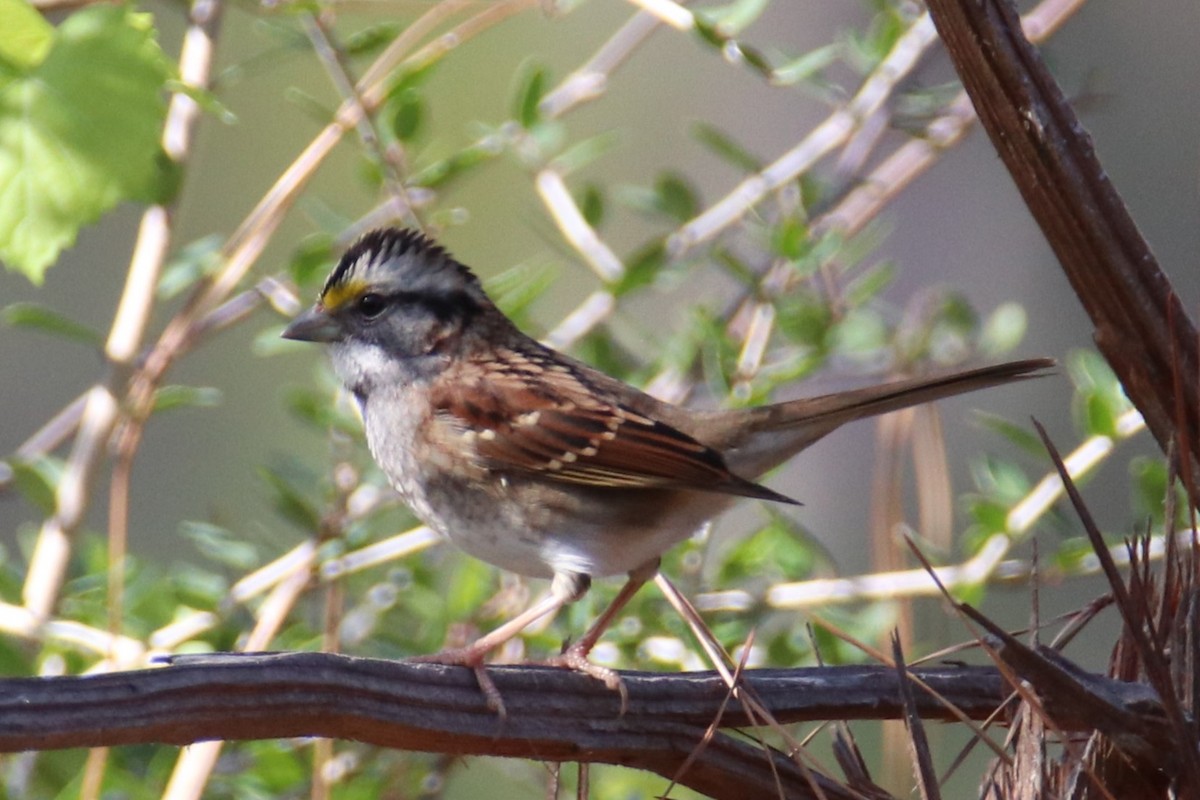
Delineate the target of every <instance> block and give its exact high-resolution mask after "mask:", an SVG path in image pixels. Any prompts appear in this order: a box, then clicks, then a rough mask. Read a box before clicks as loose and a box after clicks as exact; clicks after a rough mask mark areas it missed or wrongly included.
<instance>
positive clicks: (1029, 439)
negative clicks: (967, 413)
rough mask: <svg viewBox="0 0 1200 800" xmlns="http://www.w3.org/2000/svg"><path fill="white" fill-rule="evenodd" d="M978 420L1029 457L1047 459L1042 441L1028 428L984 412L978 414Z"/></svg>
mask: <svg viewBox="0 0 1200 800" xmlns="http://www.w3.org/2000/svg"><path fill="white" fill-rule="evenodd" d="M976 418H977V419H978V420H979V421H980V423H981V424H982V425H983V426H984V427H985V428H987V429H988V430H990V431H993V432H994V433H998V434H1000V435H1001V436H1003V437H1004V438H1005V439H1007V440H1008V441H1009V442H1010V443H1012V444H1014V445H1016V446H1017V447H1019V448H1020V449H1021V450H1023V451H1025V453H1027V454H1028V455H1031V456H1033V457H1034V458H1037V459H1042V458H1045V457H1046V448H1045V446H1044V445H1043V444H1042V440H1041V439H1039V438H1038V436H1037V434H1035V433H1034V432H1033V431H1032V430H1030V429H1029V428H1028V427H1026V426H1023V425H1018V424H1016V423H1014V422H1010V421H1009V420H1007V419H1005V418H1004V417H1000V416H996V415H995V414H987V413H984V412H982V411H979V412H976Z"/></svg>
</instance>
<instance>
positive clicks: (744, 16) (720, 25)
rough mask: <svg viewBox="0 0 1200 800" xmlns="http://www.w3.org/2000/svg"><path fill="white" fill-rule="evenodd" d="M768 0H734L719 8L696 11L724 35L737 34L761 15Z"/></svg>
mask: <svg viewBox="0 0 1200 800" xmlns="http://www.w3.org/2000/svg"><path fill="white" fill-rule="evenodd" d="M768 5H769V0H734V2H732V3H728V4H726V5H724V6H722V7H719V8H706V9H702V10H699V11H697V12H696V13H697V14H700V15H703V16H704V18H705V21H706V22H708V24H710V25H712V26H713V27H715V28H716V29H717V31H719V32H720V33H721V34H722V35H724V36H737V35H738V34H740V33H741V32H742V31H744V30H746V28H748V27H750V25H751V24H752V23H753V22H754V21H755V20H757V19H758V18H759V17H761V16H762V13H763V11H765V10H766V8H767V6H768Z"/></svg>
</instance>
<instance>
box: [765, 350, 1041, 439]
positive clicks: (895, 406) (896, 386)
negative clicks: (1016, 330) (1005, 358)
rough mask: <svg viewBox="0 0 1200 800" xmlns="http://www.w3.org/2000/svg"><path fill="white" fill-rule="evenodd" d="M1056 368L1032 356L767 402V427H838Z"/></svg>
mask: <svg viewBox="0 0 1200 800" xmlns="http://www.w3.org/2000/svg"><path fill="white" fill-rule="evenodd" d="M1053 366H1054V359H1051V358H1031V359H1028V360H1025V361H1009V362H1007V363H1004V364H992V365H990V366H987V367H977V368H975V369H969V370H964V371H963V372H952V373H949V374H947V375H929V376H925V377H920V378H908V379H905V380H899V381H893V382H891V383H882V384H878V385H876V386H867V387H864V388H862V389H851V390H850V391H848V392H836V393H833V394H827V395H822V396H820V397H808V398H804V399H801V400H792V401H790V402H786V403H778V404H776V405H773V406H767V407H766V409H765V410H766V411H768V416H767V419H764V420H763V423H764V427H767V428H784V427H789V426H792V425H803V424H807V423H814V424H819V423H822V422H824V423H827V424H832V425H833V426H834V427H836V426H838V425H841V424H843V423H846V422H849V421H850V420H853V419H861V418H862V417H873V416H875V415H876V414H886V413H888V412H889V411H898V410H899V409H901V408H908V407H909V406H918V405H921V404H922V403H929V402H932V401H934V400H940V399H941V398H943V397H953V396H954V395H956V394H965V393H967V392H974V391H976V390H979V389H987V388H989V387H992V386H1000V385H1002V384H1005V383H1012V382H1013V381H1020V380H1028V379H1029V378H1036V377H1041V374H1044V373H1043V371H1044V370H1046V369H1049V368H1050V367H1053Z"/></svg>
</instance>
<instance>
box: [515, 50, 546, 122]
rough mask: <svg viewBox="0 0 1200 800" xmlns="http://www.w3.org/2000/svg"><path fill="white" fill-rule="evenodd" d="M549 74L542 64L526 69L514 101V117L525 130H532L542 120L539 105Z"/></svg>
mask: <svg viewBox="0 0 1200 800" xmlns="http://www.w3.org/2000/svg"><path fill="white" fill-rule="evenodd" d="M546 80H547V73H546V68H545V67H544V66H542V65H541V64H535V65H533V66H530V67H526V68H525V70H524V75H522V77H521V79H520V82H519V83H518V87H517V95H516V98H515V99H514V101H513V117H514V118H516V120H517V122H519V123H521V127H523V128H532V127H533V126H534V125H536V124H537V123H538V122H540V121H541V119H542V113H541V110H540V109H539V108H538V104H539V103H541V101H542V95H543V94H545V92H546Z"/></svg>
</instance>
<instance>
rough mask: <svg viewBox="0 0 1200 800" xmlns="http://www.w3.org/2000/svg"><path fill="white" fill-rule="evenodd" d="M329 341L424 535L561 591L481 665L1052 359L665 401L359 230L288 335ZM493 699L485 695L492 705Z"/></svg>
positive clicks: (399, 233)
mask: <svg viewBox="0 0 1200 800" xmlns="http://www.w3.org/2000/svg"><path fill="white" fill-rule="evenodd" d="M283 335H284V336H285V337H287V338H289V339H300V340H305V341H315V342H325V343H327V344H328V345H329V346H330V351H331V354H332V358H333V366H334V369H335V370H336V372H337V374H338V376H339V378H340V379H341V380H342V382H343V383H344V384H345V386H346V388H347V389H348V390H349V391H350V392H351V393H352V394H353V395H354V397H355V398H356V399H357V401H358V404H359V407H360V408H361V410H362V414H363V418H364V424H365V427H366V435H367V443H368V445H369V446H370V449H371V453H372V455H373V456H374V458H375V460H376V461H377V462H378V463H379V465H380V467H382V469H383V471H384V472H385V473H386V474H387V476H388V478H389V479H390V480H391V482H392V483H393V484H394V486H395V487H396V489H397V490H398V491H399V492H400V494H401V496H402V497H403V499H404V501H405V502H406V503H408V505H409V506H410V508H411V509H412V511H413V513H414V514H416V515H417V516H418V517H419V518H421V519H422V520H423V521H424V522H425V523H426V524H428V525H429V526H430V527H431V528H433V529H434V530H436V531H438V532H439V533H441V534H442V535H444V536H446V537H447V538H449V539H450V540H451V541H452V542H454V543H455V544H456V545H458V546H459V547H461V548H462V549H463V550H465V551H466V552H468V553H470V554H471V555H473V556H476V557H477V558H481V559H483V560H484V561H487V562H490V563H492V564H495V565H497V566H499V567H503V568H504V569H508V570H511V571H513V572H516V573H519V574H521V575H527V576H530V577H536V578H551V579H552V583H551V592H550V594H549V595H548V596H547V597H546V598H545V599H543V600H542V601H540V602H538V603H535V604H534V605H533V606H531V607H530V608H529V609H528V610H526V611H525V612H523V613H522V614H520V615H518V616H517V617H516V618H515V619H513V620H512V621H510V622H508V623H506V624H505V625H503V626H501V627H500V628H498V629H497V630H495V631H493V632H492V633H490V634H488V635H486V636H484V637H483V638H481V639H479V640H478V641H477V642H475V643H474V644H472V645H471V646H469V647H465V648H461V649H458V650H452V651H444V652H443V653H440V654H438V655H436V656H432V657H430V659H429V660H436V661H440V662H443V663H454V664H464V665H469V666H472V667H474V668H475V669H476V672H477V674H479V675H480V680H481V683H482V684H483V686H484V688H485V690H488V689H489V685H490V684H489V682H488V680H487V677H486V675H485V674H483V673H482V670H481V664H482V663H483V659H484V656H485V655H486V654H487V653H488V652H489V651H491V650H492V649H494V648H495V647H497V646H498V645H500V644H502V643H503V642H504V641H506V640H507V639H509V638H511V637H512V636H514V635H516V634H517V633H519V632H520V631H521V630H522V629H523V628H524V627H526V626H527V625H529V624H530V623H532V622H533V621H535V620H537V619H538V618H540V617H542V616H545V615H546V614H550V613H553V612H555V611H557V610H558V609H560V608H561V607H562V606H563V605H564V604H566V603H569V602H572V601H574V600H576V599H578V598H579V597H581V596H582V595H583V593H584V592H586V591H587V588H588V586H589V584H590V582H591V579H592V578H593V577H600V576H606V575H616V574H622V573H627V574H629V576H630V579H629V581H628V583H627V584H626V586H625V588H624V589H623V590H622V592H621V594H620V595H619V596H618V599H617V601H616V602H614V603H613V605H612V606H610V608H609V610H608V611H606V612H605V614H604V615H603V616H602V617H601V619H600V620H598V621H597V623H596V624H595V625H594V626H593V627H592V629H591V630H589V631H588V633H587V634H586V635H585V636H584V637H583V638H581V639H580V640H579V641H578V642H577V643H576V644H574V645H573V646H572V647H570V648H568V650H567V651H566V652H565V653H564V654H563V655H562V656H561V657H559V659H556V660H557V661H558V662H559V663H564V664H567V665H570V666H572V667H575V668H577V669H581V670H583V671H585V672H588V673H589V674H592V675H594V676H596V677H599V678H601V679H603V680H605V681H606V682H608V683H609V685H610V686H613V685H618V682H617V681H616V679H615V674H614V673H612V672H610V671H608V670H606V669H604V668H601V667H597V666H595V665H592V664H591V663H590V662H589V661H587V654H588V652H590V650H591V648H592V646H593V645H594V644H595V642H596V639H597V638H598V637H599V635H600V633H601V632H602V631H603V630H604V627H605V626H606V625H607V624H608V622H609V621H610V620H611V619H612V617H613V616H614V615H615V614H616V613H617V611H618V610H619V608H620V606H621V605H622V604H623V603H624V601H625V600H627V599H628V598H629V597H630V596H632V594H633V593H634V592H635V591H636V590H637V588H638V587H639V586H640V585H641V584H642V583H643V582H644V581H645V580H646V579H647V578H649V577H651V576H652V575H653V574H654V570H655V569H656V568H657V565H658V560H659V556H660V555H661V554H662V553H663V552H664V551H665V550H667V548H669V547H671V546H672V545H674V544H676V543H678V542H680V541H682V540H684V539H686V538H687V537H688V536H690V535H691V534H692V533H693V532H694V531H696V530H697V529H698V528H699V527H700V526H701V525H703V524H704V523H705V522H706V521H708V520H709V519H711V518H712V517H714V516H715V515H717V514H718V513H720V512H721V511H723V510H724V509H726V508H727V507H729V506H730V505H732V504H733V503H734V502H735V501H736V500H737V499H738V498H739V497H753V498H759V499H763V500H774V501H779V502H786V503H792V502H795V501H793V500H790V499H789V498H787V497H784V496H783V495H781V494H778V493H776V492H774V491H772V490H771V489H767V488H765V487H763V486H760V485H758V484H757V483H754V482H753V480H752V479H754V478H757V477H758V476H760V475H762V474H763V473H764V472H766V471H767V470H769V469H771V468H772V467H774V466H777V465H778V464H781V463H782V462H784V461H786V460H787V459H789V458H791V457H792V456H793V455H795V454H796V453H798V452H799V451H801V450H803V449H804V448H805V447H807V446H808V445H810V444H812V443H813V442H815V441H816V440H817V439H820V438H821V437H822V436H824V435H825V434H827V433H829V432H830V431H832V430H834V429H835V428H837V427H838V426H839V425H841V424H842V423H844V422H848V421H850V420H852V419H857V418H859V417H864V416H869V415H873V414H882V413H885V412H888V411H894V410H896V409H900V408H904V407H906V406H911V405H916V404H920V403H925V402H929V401H931V400H936V399H938V398H940V397H946V396H948V395H954V394H959V393H961V392H968V391H972V390H975V389H982V388H985V387H988V386H995V385H997V384H1002V383H1006V382H1008V381H1013V380H1018V379H1021V378H1025V377H1028V376H1030V375H1032V374H1033V373H1035V372H1037V371H1038V370H1041V369H1043V368H1045V367H1048V366H1050V365H1051V364H1052V363H1053V362H1051V361H1049V360H1047V359H1034V360H1029V361H1016V362H1012V363H1007V364H998V365H995V366H989V367H983V368H980V369H973V370H968V371H965V372H958V373H955V374H950V375H940V376H934V377H924V378H915V379H911V380H901V381H896V382H894V383H888V384H884V385H880V386H872V387H867V388H864V389H857V390H854V391H849V392H841V393H838V394H831V395H826V396H823V397H814V398H811V399H802V400H793V401H790V402H785V403H779V404H777V405H769V406H762V407H758V408H750V409H736V410H721V411H697V410H692V409H685V408H681V407H678V406H674V405H671V404H668V403H664V402H661V401H659V400H656V399H654V398H653V397H650V396H649V395H647V394H644V393H643V392H640V391H638V390H637V389H635V388H633V387H631V386H628V385H626V384H624V383H622V382H620V381H618V380H615V379H613V378H610V377H609V376H607V375H604V374H603V373H601V372H598V371H596V370H594V369H592V368H591V367H589V366H587V365H586V364H583V363H581V362H579V361H576V360H575V359H572V358H570V357H568V356H565V355H563V354H561V353H559V352H556V351H554V350H551V349H549V348H547V347H545V346H543V345H541V344H539V343H538V342H537V341H535V340H534V339H531V338H530V337H529V336H526V335H525V334H524V333H522V332H521V331H520V330H518V329H517V327H516V326H515V325H514V324H513V323H512V322H511V321H510V320H509V319H508V318H507V317H505V316H504V314H502V313H501V312H500V311H499V309H497V308H496V306H495V305H493V304H492V301H491V300H490V299H489V298H488V297H487V295H486V294H484V292H483V289H482V288H481V287H480V284H479V281H478V280H477V279H476V277H475V276H474V275H473V274H472V273H471V272H470V270H468V269H467V268H466V267H465V266H463V265H462V264H460V263H458V262H457V261H455V260H454V259H453V258H452V257H450V256H449V255H448V254H447V253H446V252H445V251H444V250H443V249H442V248H441V247H439V246H437V245H436V244H434V243H433V242H432V241H430V240H429V239H427V238H425V237H424V236H423V235H422V234H420V233H417V232H415V231H411V230H399V229H391V228H389V229H384V230H377V231H373V232H371V233H368V234H366V235H365V236H363V237H362V238H361V239H360V240H359V241H358V242H357V243H356V244H354V245H353V246H352V247H351V248H350V249H349V250H348V251H347V252H346V254H345V255H344V256H343V257H342V259H341V261H340V263H339V264H338V265H337V267H336V269H334V271H333V273H332V274H331V275H330V276H329V279H328V280H327V281H326V283H325V286H324V288H323V289H322V290H321V295H320V298H319V299H318V301H317V303H316V305H314V306H313V307H312V308H311V309H309V310H307V311H305V312H303V313H302V314H300V315H299V316H298V317H296V319H295V320H293V322H292V323H291V324H290V325H289V326H288V327H287V329H286V330H285V331H284V334H283ZM489 697H490V699H492V700H493V701H498V698H496V697H495V696H494V694H490V695H489Z"/></svg>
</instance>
